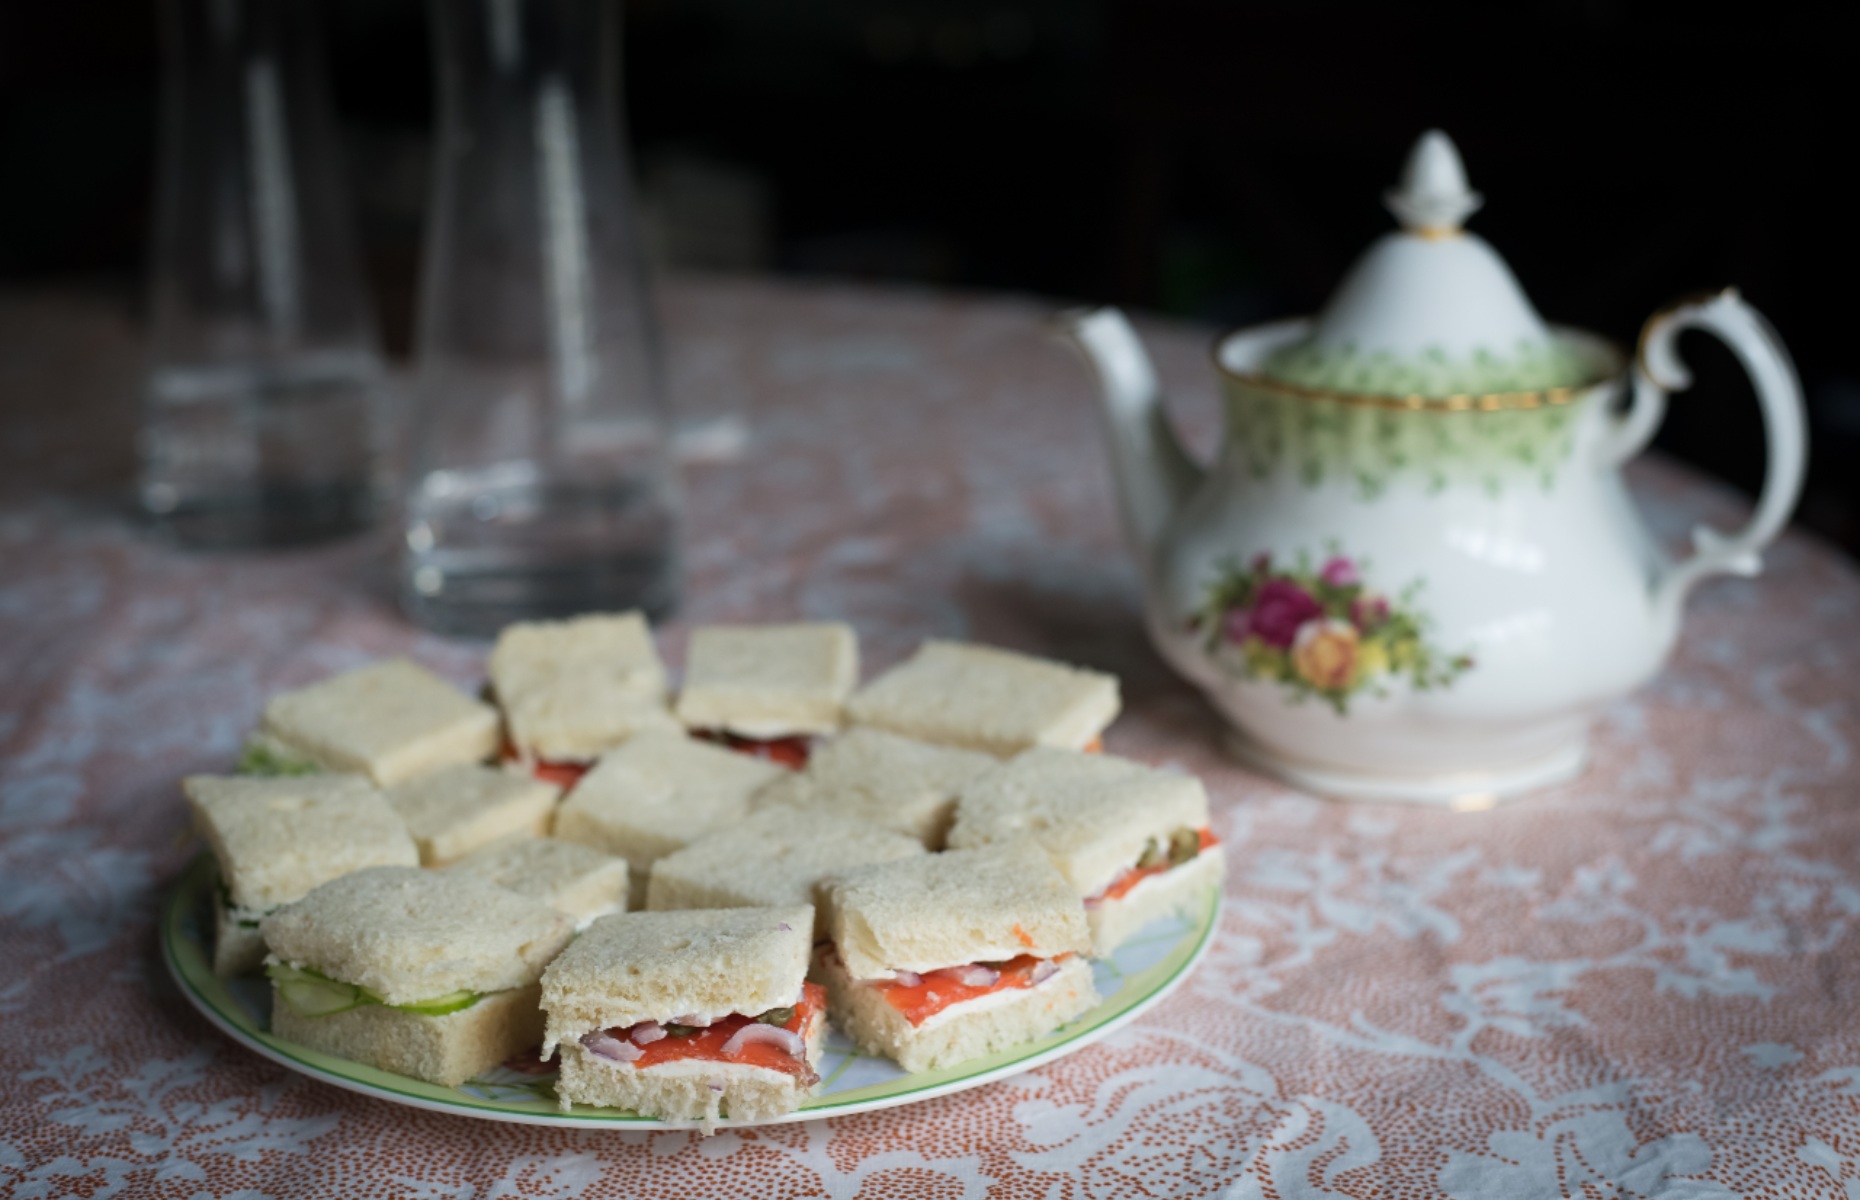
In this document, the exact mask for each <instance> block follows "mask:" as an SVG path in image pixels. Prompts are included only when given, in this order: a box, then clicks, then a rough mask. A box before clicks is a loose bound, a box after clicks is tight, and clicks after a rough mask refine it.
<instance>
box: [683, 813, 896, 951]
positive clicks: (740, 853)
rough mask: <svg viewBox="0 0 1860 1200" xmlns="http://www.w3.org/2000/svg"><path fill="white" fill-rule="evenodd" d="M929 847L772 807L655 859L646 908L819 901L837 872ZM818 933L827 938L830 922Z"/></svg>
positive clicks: (861, 824) (844, 820)
mask: <svg viewBox="0 0 1860 1200" xmlns="http://www.w3.org/2000/svg"><path fill="white" fill-rule="evenodd" d="M923 852H924V848H923V843H921V842H919V841H918V840H917V839H916V838H914V837H911V836H910V835H909V834H903V833H898V832H897V831H896V830H891V829H880V828H879V827H878V826H876V825H868V824H866V823H865V822H863V821H853V820H848V819H847V818H844V817H836V816H832V815H829V814H827V813H816V812H798V811H794V810H789V809H768V810H765V811H763V812H758V813H753V814H751V815H750V816H749V817H747V818H745V819H744V820H743V821H741V822H739V823H738V824H735V825H732V826H730V827H728V828H727V829H719V830H718V831H717V832H715V833H711V834H706V835H705V836H704V837H701V838H699V839H698V840H697V841H695V842H692V843H691V844H690V845H689V846H686V847H685V848H684V849H682V850H675V851H673V852H672V853H670V854H668V855H666V856H665V857H664V858H661V859H660V860H659V861H658V862H655V863H653V864H652V877H651V879H650V880H649V881H648V883H647V885H646V907H647V908H648V909H655V910H664V909H678V908H758V907H774V906H779V905H783V904H812V903H813V902H814V885H815V884H816V883H818V882H820V880H822V879H824V878H826V877H827V876H828V875H831V874H833V873H834V872H836V871H843V870H845V869H847V868H848V867H858V866H864V865H865V864H867V863H879V862H890V861H892V860H893V859H898V858H909V857H911V856H912V855H918V854H922V853H923ZM817 932H818V933H819V934H821V935H823V936H824V934H825V927H824V925H822V926H820V927H819V928H818V929H817Z"/></svg>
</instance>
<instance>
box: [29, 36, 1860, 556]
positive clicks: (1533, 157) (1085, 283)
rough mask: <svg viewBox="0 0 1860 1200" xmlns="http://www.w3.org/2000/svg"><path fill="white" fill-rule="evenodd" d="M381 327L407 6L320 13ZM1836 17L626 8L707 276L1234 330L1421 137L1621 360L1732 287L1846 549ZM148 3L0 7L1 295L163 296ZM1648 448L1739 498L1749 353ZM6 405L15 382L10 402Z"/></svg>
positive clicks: (636, 104) (1853, 480)
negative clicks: (777, 277) (1793, 405)
mask: <svg viewBox="0 0 1860 1200" xmlns="http://www.w3.org/2000/svg"><path fill="white" fill-rule="evenodd" d="M322 7H323V11H324V15H325V18H326V23H327V31H328V38H327V42H328V46H327V50H328V57H329V60H330V69H331V72H332V76H333V82H334V90H335V95H336V102H337V106H338V110H339V115H340V117H341V119H342V121H343V124H344V130H345V136H346V141H347V149H348V152H349V159H350V161H349V167H350V174H351V177H352V178H353V179H354V180H355V181H356V192H357V203H358V208H359V212H360V218H361V229H362V235H363V239H364V248H365V250H366V253H367V256H368V261H369V268H370V274H371V277H372V279H373V281H374V283H375V285H376V290H377V292H378V299H379V304H380V309H381V313H382V321H383V325H384V333H385V335H386V340H387V344H388V346H389V348H390V350H391V351H393V352H395V353H402V354H404V353H405V352H406V348H407V334H408V330H409V328H410V324H411V320H410V318H411V309H412V296H413V289H414V279H415V276H416V273H417V266H418V261H417V260H418V253H419V232H420V219H421V211H422V208H423V206H424V203H425V199H426V187H427V164H428V159H427V137H428V132H429V130H430V129H431V127H432V118H433V112H432V93H433V81H432V72H431V63H430V60H429V44H428V28H427V19H426V11H425V8H424V6H423V5H422V4H421V3H419V2H418V0H325V2H324V3H323V5H322ZM1843 8H1844V6H1840V5H1833V4H1828V5H1821V6H1808V5H1802V6H1792V5H1774V4H1771V5H1744V6H1741V7H1740V8H1739V9H1737V10H1736V11H1737V13H1738V15H1739V19H1738V20H1735V21H1733V20H1725V19H1710V18H1706V17H1704V16H1702V15H1701V14H1702V13H1704V12H1705V11H1707V10H1706V9H1705V8H1703V7H1702V6H1697V5H1680V4H1650V3H1624V2H1620V0H1571V2H1562V0H1559V2H1554V3H1549V2H1540V3H1512V4H1505V5H1494V4H1448V5H1430V6H1428V7H1426V8H1425V9H1420V8H1408V7H1402V6H1398V5H1394V4H1390V3H1367V2H1360V0H1353V2H1344V0H1311V2H1304V3H1293V2H1290V0H1285V2H1279V3H1263V4H1239V3H1221V2H1218V0H1205V2H1203V0H863V2H856V0H785V2H781V3H774V2H770V0H636V2H634V3H631V4H629V5H628V6H627V8H626V13H625V39H626V40H625V57H624V62H625V79H626V102H627V106H628V121H629V125H630V128H631V131H632V136H633V142H634V146H635V162H636V166H637V167H638V169H639V173H640V175H641V178H642V186H643V190H644V194H645V197H646V201H647V207H648V209H649V211H650V212H652V213H653V214H654V215H655V218H656V219H655V220H654V221H653V222H652V241H653V244H654V246H655V247H656V249H657V252H658V254H659V257H660V258H661V260H662V261H664V262H666V263H668V264H669V265H672V266H676V267H686V268H708V269H718V270H737V271H773V272H778V273H785V274H792V275H826V276H839V277H848V276H850V277H857V278H865V279H873V280H896V281H915V282H920V283H926V284H931V285H937V286H954V287H964V288H988V289H1014V290H1021V291H1028V292H1035V293H1040V294H1043V295H1047V296H1051V297H1054V298H1055V299H1056V300H1059V299H1063V300H1090V301H1101V302H1114V303H1118V304H1123V305H1127V306H1133V307H1139V308H1147V309H1151V310H1156V311H1161V312H1166V313H1171V314H1176V315H1180V316H1185V317H1194V318H1201V319H1206V320H1211V321H1216V322H1221V323H1228V324H1241V323H1249V322H1253V321H1258V320H1263V319H1267V318H1271V317H1275V316H1282V315H1288V314H1293V313H1303V312H1310V311H1312V310H1314V309H1316V308H1317V307H1319V306H1320V305H1322V303H1323V302H1324V300H1325V298H1326V297H1327V295H1328V294H1329V292H1330V289H1331V288H1332V287H1333V286H1334V285H1335V283H1336V282H1337V280H1338V279H1339V278H1340V276H1341V275H1342V273H1343V272H1344V270H1345V269H1346V268H1347V267H1348V265H1349V263H1350V262H1351V260H1352V259H1353V258H1354V257H1355V256H1356V255H1357V254H1358V253H1360V252H1361V251H1362V250H1363V248H1364V247H1366V246H1367V245H1368V243H1369V242H1370V241H1371V240H1372V239H1373V238H1374V237H1376V236H1377V235H1378V234H1380V233H1381V232H1383V231H1385V230H1386V229H1388V228H1390V227H1391V221H1390V219H1389V218H1388V216H1387V215H1386V214H1385V213H1384V212H1383V211H1382V209H1381V207H1380V204H1379V203H1378V199H1377V198H1378V197H1379V196H1380V194H1381V192H1382V190H1383V189H1384V188H1385V187H1387V186H1389V185H1390V184H1391V183H1393V182H1394V179H1395V176H1396V173H1397V172H1398V170H1399V168H1400V164H1401V161H1402V158H1403V156H1404V154H1405V153H1406V151H1407V148H1408V146H1409V145H1410V144H1411V143H1412V142H1413V140H1414V138H1415V137H1416V135H1417V134H1419V133H1420V132H1421V131H1422V130H1423V129H1425V128H1427V127H1429V126H1434V125H1437V126H1440V127H1442V128H1445V129H1446V130H1447V131H1448V132H1449V133H1451V134H1452V135H1453V137H1454V139H1455V140H1456V141H1457V142H1458V143H1459V146H1460V148H1461V151H1462V153H1463V155H1464V157H1465V159H1466V162H1467V167H1468V172H1469V174H1470V176H1471V179H1472V183H1473V186H1474V187H1475V188H1477V189H1479V190H1480V191H1482V192H1484V193H1485V195H1486V196H1487V208H1486V209H1485V210H1484V211H1482V212H1481V213H1480V214H1478V215H1477V216H1476V217H1475V218H1474V219H1473V222H1472V224H1473V228H1474V229H1476V230H1477V231H1478V232H1479V233H1481V234H1482V235H1483V236H1485V237H1486V238H1487V239H1488V240H1490V241H1491V242H1492V243H1493V244H1494V245H1496V246H1497V247H1498V249H1499V250H1500V252H1501V253H1503V254H1504V255H1505V256H1506V257H1507V258H1508V259H1509V261H1510V262H1511V264H1512V266H1513V268H1514V269H1515V271H1516V272H1517V274H1518V275H1519V277H1520V278H1521V279H1522V280H1523V281H1524V283H1525V286H1526V288H1527V290H1528V291H1529V292H1530V294H1531V295H1532V297H1533V299H1534V300H1535V301H1536V303H1537V305H1538V307H1539V309H1540V310H1541V311H1542V312H1543V313H1544V314H1545V315H1546V316H1547V317H1548V318H1550V319H1551V320H1554V321H1560V322H1566V323H1570V324H1576V325H1582V326H1586V327H1589V328H1592V329H1595V330H1598V331H1600V332H1602V333H1604V334H1606V335H1609V336H1611V337H1613V338H1615V339H1616V340H1617V341H1620V342H1622V343H1624V344H1629V345H1631V344H1632V342H1633V339H1634V337H1635V335H1636V333H1637V331H1638V329H1639V326H1640V323H1641V321H1642V320H1643V319H1644V318H1645V317H1646V316H1647V315H1648V314H1649V313H1651V312H1652V311H1653V310H1654V309H1656V308H1657V307H1659V306H1660V305H1662V304H1664V303H1666V302H1667V301H1669V300H1671V299H1673V298H1675V297H1677V296H1679V295H1681V294H1684V293H1688V292H1692V291H1697V290H1700V289H1704V288H1716V287H1720V286H1723V285H1725V284H1736V285H1737V286H1738V287H1739V288H1741V289H1742V291H1743V293H1744V295H1745V296H1746V297H1747V298H1748V299H1750V300H1751V301H1752V302H1753V303H1755V304H1756V305H1757V306H1758V307H1759V308H1761V309H1762V310H1763V311H1764V312H1765V313H1766V314H1767V315H1768V316H1769V317H1770V319H1771V320H1772V322H1773V323H1774V324H1775V325H1776V326H1777V328H1778V329H1779V330H1780V331H1781V332H1782V334H1783V336H1784V338H1785V339H1786V340H1787V341H1788V343H1789V345H1790V347H1791V349H1792V350H1793V352H1794V354H1795V357H1796V360H1797V364H1798V366H1799V367H1800V369H1801V372H1802V375H1803V380H1804V383H1805V386H1806V389H1807V392H1808V397H1809V404H1810V413H1811V421H1812V423H1813V443H1812V444H1813V454H1812V458H1813V463H1812V468H1811V477H1810V484H1809V488H1808V491H1807V493H1806V495H1805V497H1804V501H1803V506H1802V509H1801V512H1800V514H1799V516H1800V519H1801V520H1802V521H1803V522H1804V523H1806V524H1808V525H1810V526H1811V527H1813V528H1815V529H1817V530H1819V531H1821V532H1822V533H1824V534H1826V535H1827V536H1829V537H1831V538H1832V539H1834V540H1836V541H1837V542H1839V543H1841V544H1842V545H1844V546H1845V547H1847V548H1848V549H1849V550H1850V551H1860V362H1857V361H1856V360H1855V358H1854V357H1853V355H1852V354H1851V352H1850V349H1849V346H1850V342H1851V340H1852V339H1853V337H1854V333H1853V331H1854V330H1855V328H1856V322H1860V304H1856V302H1855V301H1854V299H1853V292H1854V289H1855V287H1856V286H1857V285H1860V276H1857V271H1860V262H1856V258H1857V257H1860V256H1857V255H1856V245H1857V243H1860V239H1856V237H1855V234H1854V221H1855V217H1854V215H1853V212H1854V209H1855V206H1856V205H1855V192H1854V190H1853V187H1852V185H1851V184H1844V183H1841V182H1840V180H1841V179H1843V178H1845V177H1846V174H1847V172H1846V171H1845V170H1844V168H1845V166H1846V162H1845V160H1846V159H1848V158H1850V157H1852V156H1853V155H1854V153H1855V151H1856V149H1860V136H1857V135H1860V122H1856V120H1855V111H1856V107H1857V106H1856V102H1855V101H1854V99H1853V98H1852V95H1851V89H1852V85H1853V75H1854V52H1853V45H1854V42H1853V39H1852V37H1851V31H1850V30H1849V28H1848V25H1849V24H1851V23H1852V22H1851V21H1850V20H1849V18H1847V17H1846V15H1845V13H1844V12H1843ZM158 70H159V61H158V47H157V38H156V14H155V9H154V6H153V5H152V4H151V3H149V0H84V2H83V3H5V4H0V286H6V287H10V288H21V287H30V286H33V285H34V284H36V283H52V282H57V283H63V284H70V283H73V282H79V283H83V284H86V285H94V286H100V287H106V288H112V289H115V290H117V291H118V292H119V293H120V295H121V296H122V297H123V299H124V303H126V304H130V305H136V304H139V301H140V285H139V279H138V276H139V272H140V269H141V264H142V259H143V253H144V241H145V236H146V230H147V226H148V219H149V211H148V210H149V196H150V184H151V180H152V176H153V169H154V162H153V142H154V119H155V112H154V99H155V83H156V78H157V74H158ZM1684 351H1685V353H1686V355H1687V357H1688V359H1689V361H1690V362H1691V363H1692V364H1693V365H1694V367H1695V369H1696V371H1697V374H1698V383H1697V385H1696V386H1695V387H1694V389H1693V390H1692V391H1691V392H1689V393H1687V394H1686V395H1684V396H1683V397H1681V398H1679V399H1677V400H1676V401H1675V403H1674V405H1673V407H1672V411H1671V415H1670V416H1669V417H1668V419H1667V423H1666V425H1665V427H1664V429H1663V430H1662V432H1661V435H1660V439H1659V442H1660V444H1661V445H1662V446H1664V447H1665V448H1666V449H1667V450H1669V451H1670V452H1672V453H1675V454H1677V455H1679V456H1681V457H1684V458H1687V459H1689V460H1691V461H1693V462H1695V463H1697V464H1699V465H1700V466H1702V467H1704V468H1706V469H1707V470H1709V471H1711V472H1713V473H1715V474H1717V475H1719V476H1721V477H1722V478H1724V479H1727V480H1729V481H1730V482H1732V483H1734V484H1735V485H1737V486H1739V487H1741V488H1744V489H1745V490H1747V491H1750V490H1754V488H1755V486H1756V484H1757V482H1758V479H1759V476H1760V471H1761V463H1762V455H1761V449H1760V447H1761V439H1762V425H1761V422H1760V420H1759V419H1758V416H1757V410H1756V406H1755V405H1754V404H1753V403H1752V401H1751V398H1750V394H1749V388H1748V386H1747V385H1746V384H1745V383H1744V382H1743V380H1742V378H1741V375H1740V373H1739V372H1738V370H1737V369H1736V366H1735V363H1734V360H1732V359H1731V357H1730V355H1729V354H1728V353H1727V352H1725V351H1723V350H1722V349H1721V348H1720V347H1718V346H1717V345H1716V344H1714V343H1711V342H1709V341H1708V340H1707V339H1704V338H1702V337H1700V336H1698V335H1688V340H1687V341H1686V343H1685V345H1684ZM7 402H8V403H21V402H24V401H21V400H19V399H16V398H15V399H9V400H8V401H7Z"/></svg>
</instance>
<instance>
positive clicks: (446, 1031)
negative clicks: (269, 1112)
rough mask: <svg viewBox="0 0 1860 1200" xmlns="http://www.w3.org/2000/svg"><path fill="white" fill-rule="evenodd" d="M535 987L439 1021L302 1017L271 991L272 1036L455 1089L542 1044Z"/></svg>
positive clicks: (377, 1010) (392, 1014) (361, 1015)
mask: <svg viewBox="0 0 1860 1200" xmlns="http://www.w3.org/2000/svg"><path fill="white" fill-rule="evenodd" d="M541 992H542V989H541V988H540V986H538V985H536V984H530V985H529V986H527V987H520V988H514V989H511V990H509V991H504V992H497V993H494V994H492V995H489V996H486V997H485V998H484V999H482V1000H480V1001H478V1003H476V1004H474V1005H472V1006H471V1007H470V1008H465V1009H461V1010H459V1011H458V1012H454V1013H447V1014H446V1015H444V1016H441V1017H428V1016H422V1015H420V1014H419V1013H409V1012H401V1011H399V1010H398V1009H392V1008H386V1007H383V1006H382V1005H379V1004H364V1005H362V1006H361V1007H360V1008H352V1009H349V1010H348V1011H347V1012H339V1013H333V1014H331V1015H329V1016H323V1017H305V1016H300V1015H299V1014H298V1013H297V1010H295V1009H293V1008H292V1007H291V1006H290V1005H289V1004H288V1003H286V1002H285V1000H284V998H283V997H282V996H280V995H279V994H278V989H277V986H276V985H275V984H274V985H273V986H272V989H271V1033H272V1036H274V1037H278V1038H282V1039H283V1040H285V1041H287V1042H295V1043H296V1044H297V1045H299V1046H307V1047H309V1048H310V1049H312V1050H317V1051H321V1052H322V1053H324V1054H329V1055H334V1056H335V1057H337V1058H346V1059H350V1060H352V1061H354V1062H359V1063H366V1064H368V1065H369V1066H371V1067H378V1068H380V1069H381V1070H383V1071H393V1072H394V1073H396V1074H398V1075H411V1076H412V1077H413V1078H415V1079H424V1080H425V1081H426V1082H428V1083H436V1084H438V1085H439V1086H441V1087H457V1086H458V1085H459V1084H461V1083H464V1082H465V1081H466V1080H468V1079H470V1078H472V1077H473V1076H475V1075H477V1074H479V1073H480V1072H483V1071H486V1070H489V1069H490V1068H491V1067H494V1066H496V1065H497V1064H499V1063H501V1062H503V1061H504V1060H505V1059H507V1058H509V1057H511V1056H512V1055H515V1054H520V1053H522V1052H523V1051H525V1050H530V1049H533V1048H534V1047H535V1046H536V1044H537V1043H538V1042H540V1041H541V1040H542V1028H543V1014H542V1009H541V1008H540V1007H539V1006H538V1003H537V1001H538V999H539V997H540V995H541Z"/></svg>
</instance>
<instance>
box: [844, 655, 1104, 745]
mask: <svg viewBox="0 0 1860 1200" xmlns="http://www.w3.org/2000/svg"><path fill="white" fill-rule="evenodd" d="M1119 704H1120V701H1119V699H1118V684H1117V678H1116V677H1115V676H1112V675H1106V674H1104V673H1103V672H1100V671H1088V670H1084V669H1082V668H1079V667H1070V666H1066V665H1065V664H1063V663H1057V662H1053V661H1051V660H1049V659H1043V658H1035V657H1034V656H1032V655H1028V654H1017V653H1015V652H1014V651H1012V650H1002V649H999V648H997V647H993V646H977V645H972V644H969V643H965V642H939V641H927V642H925V643H924V644H923V645H922V646H920V647H919V648H918V650H917V653H916V654H914V655H912V656H911V657H910V658H908V659H906V660H905V661H904V662H902V663H900V664H898V665H897V666H895V667H893V668H891V670H889V671H886V672H885V673H884V674H882V675H880V676H879V677H878V678H877V679H874V680H873V681H872V682H870V683H868V684H867V685H866V686H865V687H863V688H861V689H860V690H859V691H858V692H856V693H854V695H853V697H852V699H851V700H850V701H848V702H847V710H846V711H847V715H848V717H849V718H850V719H851V721H852V722H853V723H854V724H856V725H873V726H876V727H878V728H880V729H889V730H890V731H892V732H893V733H901V734H903V735H905V736H906V737H914V738H917V739H919V740H921V741H926V742H940V743H943V744H945V745H951V746H965V747H968V748H969V749H972V750H982V751H986V752H987V753H989V754H993V755H996V756H997V757H1001V758H1006V757H1008V756H1010V755H1013V754H1018V753H1019V752H1020V751H1022V750H1025V749H1027V748H1029V747H1031V746H1063V747H1067V748H1070V749H1083V748H1084V747H1085V745H1086V744H1087V743H1089V742H1090V741H1091V740H1092V739H1093V738H1095V737H1096V736H1098V734H1099V733H1101V732H1103V730H1104V728H1105V726H1107V725H1109V724H1110V723H1111V722H1112V720H1113V719H1115V718H1116V716H1117V712H1118V708H1119Z"/></svg>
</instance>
